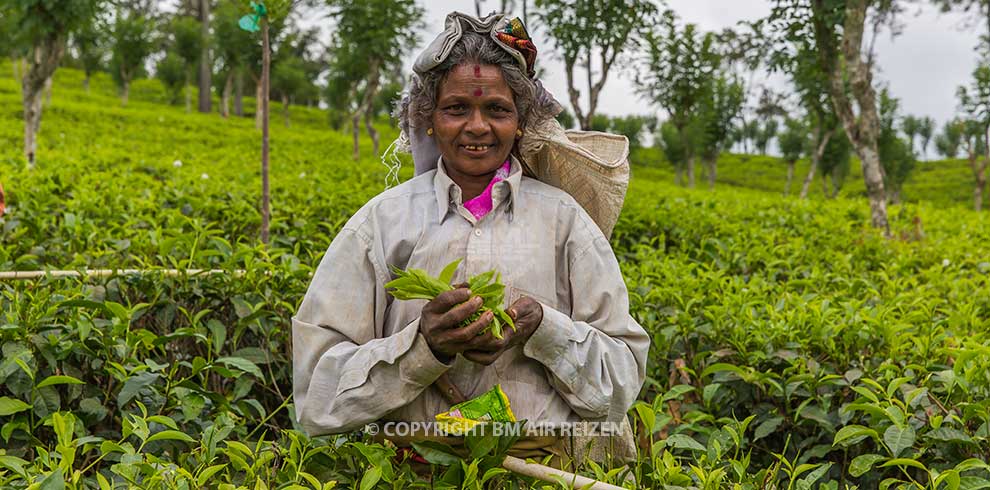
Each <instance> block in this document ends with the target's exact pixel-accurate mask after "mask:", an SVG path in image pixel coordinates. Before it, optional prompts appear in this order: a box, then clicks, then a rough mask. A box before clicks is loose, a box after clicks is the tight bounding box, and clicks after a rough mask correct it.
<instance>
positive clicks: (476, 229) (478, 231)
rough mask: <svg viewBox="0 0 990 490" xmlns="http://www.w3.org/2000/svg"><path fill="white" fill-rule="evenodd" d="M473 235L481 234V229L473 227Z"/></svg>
mask: <svg viewBox="0 0 990 490" xmlns="http://www.w3.org/2000/svg"><path fill="white" fill-rule="evenodd" d="M474 236H481V230H480V229H478V228H475V229H474Z"/></svg>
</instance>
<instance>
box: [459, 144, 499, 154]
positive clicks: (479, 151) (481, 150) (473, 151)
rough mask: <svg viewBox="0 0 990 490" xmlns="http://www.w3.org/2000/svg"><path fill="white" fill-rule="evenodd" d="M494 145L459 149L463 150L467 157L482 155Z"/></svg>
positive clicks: (463, 146) (470, 146)
mask: <svg viewBox="0 0 990 490" xmlns="http://www.w3.org/2000/svg"><path fill="white" fill-rule="evenodd" d="M494 147H495V145H493V144H492V145H461V149H462V150H464V151H465V152H466V153H468V154H469V155H483V154H485V153H487V152H488V150H490V149H492V148H494Z"/></svg>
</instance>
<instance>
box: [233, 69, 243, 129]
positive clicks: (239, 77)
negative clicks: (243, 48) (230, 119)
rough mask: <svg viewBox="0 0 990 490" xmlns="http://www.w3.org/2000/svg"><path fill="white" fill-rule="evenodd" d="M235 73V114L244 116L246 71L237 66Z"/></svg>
mask: <svg viewBox="0 0 990 490" xmlns="http://www.w3.org/2000/svg"><path fill="white" fill-rule="evenodd" d="M235 69H236V70H237V73H235V74H234V114H235V115H237V116H239V117H244V73H243V72H242V71H241V69H240V68H235Z"/></svg>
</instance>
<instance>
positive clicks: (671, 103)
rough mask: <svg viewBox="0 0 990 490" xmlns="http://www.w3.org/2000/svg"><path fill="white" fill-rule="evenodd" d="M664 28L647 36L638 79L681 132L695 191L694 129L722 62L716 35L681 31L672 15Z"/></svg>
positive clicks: (665, 17)
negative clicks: (706, 95)
mask: <svg viewBox="0 0 990 490" xmlns="http://www.w3.org/2000/svg"><path fill="white" fill-rule="evenodd" d="M659 25H660V28H659V29H656V30H654V31H649V32H646V33H645V34H644V41H645V43H644V44H645V54H644V55H643V57H642V58H641V62H640V67H639V73H637V75H636V77H635V83H636V87H637V91H638V92H639V93H640V94H641V95H643V96H645V97H646V98H647V99H649V100H650V101H652V102H653V103H654V104H656V105H657V106H659V107H660V108H662V109H663V110H664V111H665V112H667V114H668V115H669V121H670V122H671V124H673V125H674V127H675V128H677V132H678V134H679V135H680V138H681V146H682V147H683V148H684V152H683V158H684V159H685V161H684V162H683V163H682V166H683V168H684V169H685V171H686V173H687V185H688V186H689V187H694V167H695V158H696V154H697V152H696V151H695V148H696V147H697V145H696V144H695V142H694V141H692V134H691V131H690V126H691V124H692V121H694V120H695V119H696V117H697V112H698V110H699V108H700V106H701V103H702V101H703V99H704V96H705V91H706V90H707V89H708V86H709V83H710V81H711V79H712V77H713V76H714V74H715V73H716V72H717V70H718V69H719V66H720V64H721V59H720V56H719V54H718V53H717V52H716V49H715V35H714V34H713V33H705V34H702V33H699V32H698V29H697V26H695V25H694V24H686V25H685V26H684V27H683V28H680V27H678V25H677V18H676V16H675V15H674V13H673V12H672V11H669V10H668V11H666V12H664V14H663V15H662V16H661V21H660V23H659Z"/></svg>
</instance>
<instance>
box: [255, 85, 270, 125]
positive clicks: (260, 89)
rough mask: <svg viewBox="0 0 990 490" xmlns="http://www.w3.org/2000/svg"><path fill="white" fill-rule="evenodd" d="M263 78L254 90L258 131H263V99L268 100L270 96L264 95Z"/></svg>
mask: <svg viewBox="0 0 990 490" xmlns="http://www.w3.org/2000/svg"><path fill="white" fill-rule="evenodd" d="M262 78H264V76H262ZM262 78H259V79H258V80H257V83H256V84H255V90H254V127H255V128H258V129H261V106H262V102H261V99H262V98H265V99H267V98H268V94H266V93H264V87H263V84H262V81H263V80H262ZM262 94H264V97H262Z"/></svg>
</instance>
